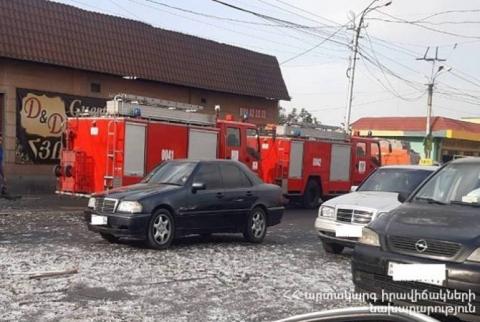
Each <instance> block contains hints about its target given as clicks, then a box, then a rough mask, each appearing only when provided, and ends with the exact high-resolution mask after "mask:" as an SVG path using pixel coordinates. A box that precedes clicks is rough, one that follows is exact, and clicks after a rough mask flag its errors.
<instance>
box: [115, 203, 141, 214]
mask: <svg viewBox="0 0 480 322" xmlns="http://www.w3.org/2000/svg"><path fill="white" fill-rule="evenodd" d="M142 210H143V207H142V205H141V204H140V203H139V202H137V201H122V202H120V204H119V205H118V209H117V211H119V212H128V213H131V214H136V213H139V212H142Z"/></svg>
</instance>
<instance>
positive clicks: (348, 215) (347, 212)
mask: <svg viewBox="0 0 480 322" xmlns="http://www.w3.org/2000/svg"><path fill="white" fill-rule="evenodd" d="M352 216H353V210H352V209H337V221H343V222H352Z"/></svg>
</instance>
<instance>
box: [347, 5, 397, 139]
mask: <svg viewBox="0 0 480 322" xmlns="http://www.w3.org/2000/svg"><path fill="white" fill-rule="evenodd" d="M378 1H380V0H373V1H372V2H371V3H370V4H369V5H368V6H367V7H366V8H365V9H363V11H362V12H361V14H360V20H359V21H358V25H357V24H356V21H355V20H356V18H355V16H353V19H352V21H353V26H352V28H351V29H352V30H353V31H354V34H353V41H352V44H353V47H352V50H353V53H352V56H350V65H349V67H348V69H347V77H348V79H349V82H348V98H347V111H346V114H345V124H344V130H345V132H346V133H350V117H351V114H352V103H353V86H354V82H355V68H356V66H357V59H358V40H359V39H360V34H361V32H362V28H363V23H364V21H365V16H366V15H367V13H369V12H371V11H373V10H376V9H378V8H382V7H387V6H389V5H391V4H392V1H388V2H387V3H385V4H382V5H378V6H375V7H372V6H373V5H374V4H375V3H376V2H378Z"/></svg>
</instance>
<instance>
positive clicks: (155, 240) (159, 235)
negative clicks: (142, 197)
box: [147, 209, 175, 249]
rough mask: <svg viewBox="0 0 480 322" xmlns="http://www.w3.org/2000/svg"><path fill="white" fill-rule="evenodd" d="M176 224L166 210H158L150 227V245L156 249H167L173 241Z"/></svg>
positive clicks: (151, 220)
mask: <svg viewBox="0 0 480 322" xmlns="http://www.w3.org/2000/svg"><path fill="white" fill-rule="evenodd" d="M174 232H175V223H174V221H173V216H172V215H171V214H170V212H169V211H168V210H166V209H160V210H157V211H156V212H155V213H154V214H153V216H152V218H151V219H150V223H149V225H148V236H147V237H148V238H147V239H148V245H149V246H150V247H152V248H155V249H166V248H168V247H169V246H170V244H171V243H172V241H173V237H174Z"/></svg>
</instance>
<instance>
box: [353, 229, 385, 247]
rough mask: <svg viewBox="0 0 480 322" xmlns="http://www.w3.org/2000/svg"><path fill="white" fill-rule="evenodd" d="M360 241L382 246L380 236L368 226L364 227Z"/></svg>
mask: <svg viewBox="0 0 480 322" xmlns="http://www.w3.org/2000/svg"><path fill="white" fill-rule="evenodd" d="M358 242H359V243H360V244H365V245H370V246H377V247H380V238H379V237H378V234H377V233H376V232H374V231H373V230H371V229H370V228H366V227H364V228H363V229H362V237H360V239H359V240H358Z"/></svg>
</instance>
